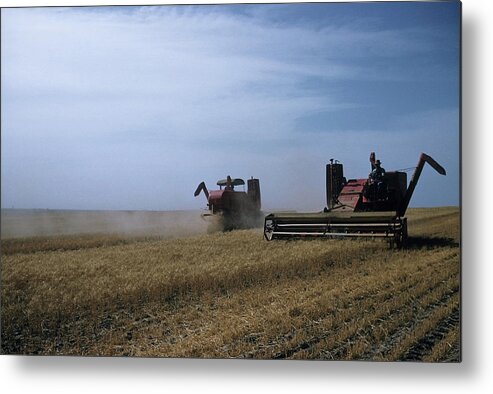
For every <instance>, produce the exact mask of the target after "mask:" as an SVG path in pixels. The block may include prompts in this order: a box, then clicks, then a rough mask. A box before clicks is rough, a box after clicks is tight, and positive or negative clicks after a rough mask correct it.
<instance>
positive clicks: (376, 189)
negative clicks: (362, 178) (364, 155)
mask: <svg viewBox="0 0 493 394" xmlns="http://www.w3.org/2000/svg"><path fill="white" fill-rule="evenodd" d="M372 167H373V170H372V172H370V174H369V175H368V180H369V186H370V190H371V191H372V193H371V194H370V195H373V196H375V197H376V199H377V200H379V199H380V198H381V197H382V196H385V195H386V190H385V189H386V187H387V185H386V184H385V180H384V177H385V169H384V168H383V167H382V166H381V163H380V160H377V161H375V164H372Z"/></svg>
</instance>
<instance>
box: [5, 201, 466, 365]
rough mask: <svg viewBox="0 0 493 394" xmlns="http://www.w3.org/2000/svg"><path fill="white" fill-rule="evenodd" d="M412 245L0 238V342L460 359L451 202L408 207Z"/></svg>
mask: <svg viewBox="0 0 493 394" xmlns="http://www.w3.org/2000/svg"><path fill="white" fill-rule="evenodd" d="M409 231H410V246H409V248H408V249H404V250H390V249H389V248H388V247H387V245H386V244H385V243H383V242H380V241H365V240H312V241H302V240H301V241H276V242H266V241H264V240H263V239H262V234H261V231H259V230H242V231H233V232H229V233H215V234H203V235H198V236H193V237H187V238H180V239H173V240H170V239H163V238H162V236H159V235H149V234H147V235H142V234H139V235H135V236H131V235H129V234H125V235H84V236H80V235H73V236H54V237H41V238H39V237H37V238H16V239H3V240H2V316H1V317H2V352H3V353H10V354H46V355H48V354H70V355H132V356H150V357H154V356H161V357H163V356H164V357H220V358H230V357H231V358H261V359H271V358H277V359H287V358H294V359H326V360H423V361H458V360H459V357H460V355H459V349H460V344H459V340H460V331H459V329H460V324H459V273H460V263H459V211H458V209H457V208H434V209H414V210H410V213H409Z"/></svg>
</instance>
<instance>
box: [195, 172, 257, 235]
mask: <svg viewBox="0 0 493 394" xmlns="http://www.w3.org/2000/svg"><path fill="white" fill-rule="evenodd" d="M247 183H248V191H247V192H245V191H237V190H235V187H238V186H244V185H245V181H244V180H243V179H240V178H231V177H230V176H229V175H228V177H227V178H226V179H222V180H219V181H218V182H217V185H218V186H219V190H211V191H209V190H207V187H206V186H205V183H204V182H201V183H200V184H199V186H197V189H196V190H195V193H194V196H195V197H197V196H198V195H199V194H200V192H201V191H204V194H205V197H206V198H207V206H208V208H209V213H207V214H204V215H202V217H204V218H206V217H213V218H215V219H219V222H220V225H221V227H222V229H223V230H225V231H229V230H234V229H242V228H243V229H245V228H252V227H256V226H259V225H261V223H262V217H263V215H262V212H261V211H260V207H261V203H260V182H259V180H258V179H255V178H253V177H252V178H251V179H248V181H247Z"/></svg>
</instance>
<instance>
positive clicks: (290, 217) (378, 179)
mask: <svg viewBox="0 0 493 394" xmlns="http://www.w3.org/2000/svg"><path fill="white" fill-rule="evenodd" d="M370 163H371V169H372V172H371V173H370V175H369V176H368V178H364V179H349V180H346V178H345V177H344V174H343V166H342V164H341V163H339V162H338V161H337V160H333V159H331V160H330V163H329V164H327V166H326V194H327V207H326V208H325V209H324V210H323V211H322V212H315V213H273V214H270V215H267V216H266V217H265V222H264V236H265V239H267V240H268V241H270V240H272V239H280V238H293V237H305V236H311V237H329V238H330V237H381V238H387V239H388V240H389V241H390V243H391V245H392V246H393V245H394V244H396V245H397V246H399V247H400V246H402V245H403V244H405V242H406V240H407V218H406V217H405V214H406V210H407V207H408V205H409V201H410V200H411V197H412V195H413V192H414V189H415V188H416V185H417V183H418V180H419V177H420V175H421V171H422V170H423V167H424V165H425V163H428V164H429V165H430V166H431V167H433V168H434V169H435V170H436V171H437V172H438V173H439V174H441V175H445V169H444V168H443V167H442V166H441V165H440V164H438V163H437V162H436V161H435V160H433V159H432V158H431V157H430V156H428V155H426V154H425V153H422V154H421V156H420V157H419V161H418V164H417V166H416V169H415V171H414V174H413V176H412V178H411V182H410V183H409V186H407V174H406V173H405V172H401V171H392V172H385V170H384V169H383V168H382V167H381V166H380V161H379V160H375V153H374V152H372V153H371V154H370Z"/></svg>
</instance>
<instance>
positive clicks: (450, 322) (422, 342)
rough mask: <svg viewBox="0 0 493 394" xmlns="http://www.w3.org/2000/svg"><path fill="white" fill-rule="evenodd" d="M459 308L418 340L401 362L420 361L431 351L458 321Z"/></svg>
mask: <svg viewBox="0 0 493 394" xmlns="http://www.w3.org/2000/svg"><path fill="white" fill-rule="evenodd" d="M459 315H460V313H459V307H457V308H454V310H453V311H452V313H451V314H449V315H448V316H446V317H444V318H443V319H442V320H440V321H439V322H438V324H437V325H436V327H435V328H433V329H432V330H431V331H429V332H428V333H427V334H426V335H425V336H423V337H422V338H421V339H419V340H418V342H416V343H415V344H414V345H413V346H412V347H411V348H410V349H408V350H407V352H406V353H405V354H404V357H402V359H401V360H402V361H420V360H421V359H422V358H423V356H424V355H425V354H427V353H429V352H430V351H431V349H432V348H433V346H434V345H435V343H437V342H438V341H439V340H441V339H443V338H444V337H445V335H447V333H448V332H449V331H450V330H451V329H452V328H454V327H456V326H457V325H458V324H459V321H460V316H459Z"/></svg>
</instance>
